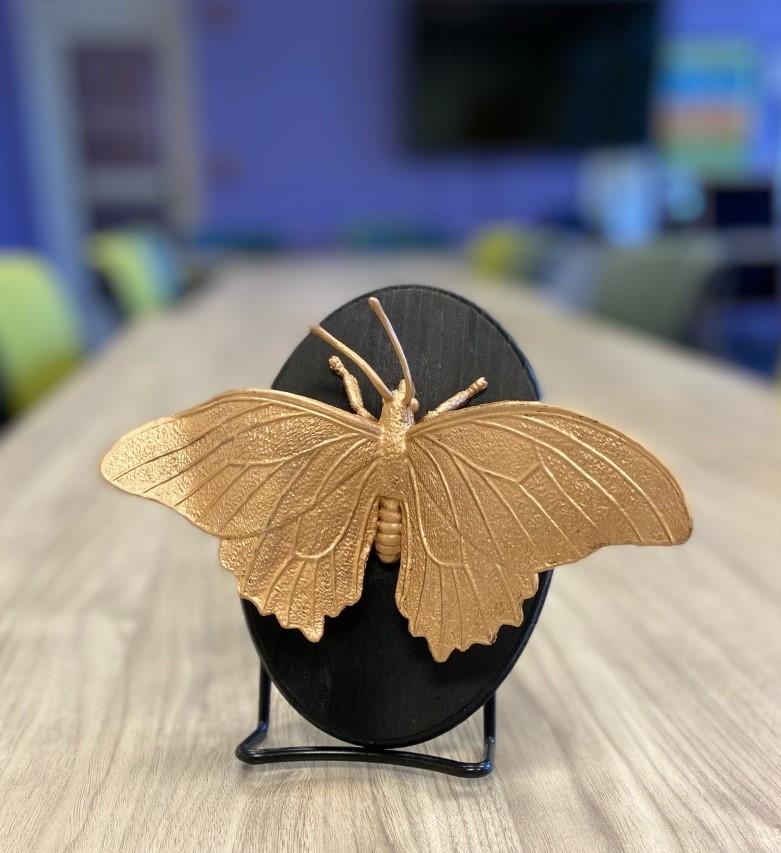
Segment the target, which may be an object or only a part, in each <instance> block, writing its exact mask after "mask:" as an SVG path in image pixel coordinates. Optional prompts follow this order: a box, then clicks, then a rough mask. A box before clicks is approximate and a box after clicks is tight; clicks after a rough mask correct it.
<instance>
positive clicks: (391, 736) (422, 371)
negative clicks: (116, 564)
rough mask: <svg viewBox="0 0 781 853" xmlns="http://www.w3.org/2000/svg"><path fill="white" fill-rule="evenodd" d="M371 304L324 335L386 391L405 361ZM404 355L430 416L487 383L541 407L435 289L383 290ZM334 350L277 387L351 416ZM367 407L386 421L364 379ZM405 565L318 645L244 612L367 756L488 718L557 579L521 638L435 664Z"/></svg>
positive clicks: (341, 312)
mask: <svg viewBox="0 0 781 853" xmlns="http://www.w3.org/2000/svg"><path fill="white" fill-rule="evenodd" d="M370 295H372V294H366V296H362V297H360V298H358V299H355V300H353V301H352V302H349V303H347V304H346V305H344V306H343V307H341V308H339V309H338V310H337V311H335V312H334V313H333V314H331V315H330V316H329V317H328V318H327V319H325V320H324V321H323V323H322V325H323V326H324V327H325V328H326V329H327V330H328V331H329V332H331V333H332V334H334V335H336V337H338V338H340V339H341V340H342V341H344V342H345V343H346V344H347V345H348V346H350V347H352V348H353V349H355V350H356V351H357V352H358V353H360V354H361V355H362V356H363V357H364V358H366V359H367V360H368V361H369V363H370V364H371V365H372V366H373V367H374V368H375V370H377V372H378V373H379V374H380V376H382V377H383V379H384V380H385V382H386V383H387V384H389V385H390V384H391V383H393V384H394V385H395V384H396V383H397V382H398V379H399V378H400V371H399V366H398V362H397V361H396V359H395V357H394V355H393V351H392V350H391V348H390V345H389V344H388V341H387V338H386V337H385V335H384V333H383V332H382V329H381V327H380V324H379V323H378V322H377V320H376V319H375V317H374V316H373V315H372V314H371V313H370V311H369V308H368V305H367V303H366V299H367V297H368V296H370ZM374 295H376V296H378V297H379V298H380V300H381V301H382V304H383V306H384V308H385V310H386V312H387V313H388V316H389V317H390V318H391V321H392V322H393V324H394V326H395V328H396V332H397V333H398V336H399V339H400V340H401V342H402V345H403V346H404V350H405V352H406V354H407V358H408V360H409V363H410V368H411V370H412V376H413V379H414V380H415V385H416V389H417V395H418V399H419V400H420V404H421V413H425V412H426V411H428V410H429V409H431V408H434V407H435V406H437V405H438V404H439V403H441V402H442V401H443V400H444V399H446V398H447V397H449V396H450V395H451V394H454V393H455V392H456V391H460V390H461V389H463V388H466V386H467V385H469V383H470V382H472V381H474V380H475V379H476V378H477V377H478V376H485V377H486V378H487V379H488V388H487V389H486V390H485V391H484V392H483V393H482V394H481V395H480V397H479V398H478V399H479V401H480V402H481V403H488V402H492V401H495V400H536V399H537V398H538V391H537V385H536V381H535V378H534V374H533V373H532V370H531V368H530V366H529V364H528V362H527V361H526V359H525V358H524V356H523V354H522V353H521V352H520V350H519V349H518V348H517V346H516V345H515V344H514V343H513V341H512V340H511V339H510V337H509V336H508V335H507V334H506V333H505V332H504V331H503V330H502V329H501V328H500V327H499V326H498V325H497V323H496V322H495V321H494V320H492V319H491V318H490V317H489V316H488V315H487V314H485V312H483V311H481V310H480V309H479V308H477V307H476V306H475V305H473V304H472V303H470V302H468V301H466V300H465V299H461V298H460V297H457V296H454V295H453V294H451V293H447V292H445V291H443V290H438V289H436V288H430V287H421V286H417V285H405V286H398V287H387V288H384V289H382V290H378V291H375V293H374ZM332 354H333V351H332V350H331V349H330V348H329V347H328V346H327V345H326V344H325V343H323V342H322V341H321V340H320V339H319V338H317V337H315V336H314V335H309V336H308V337H307V338H305V339H304V340H303V341H302V342H301V343H300V344H299V345H298V347H296V349H295V351H294V352H293V354H292V355H291V356H290V358H289V359H288V361H287V363H286V364H285V366H284V367H283V368H282V370H281V371H280V372H279V375H278V376H277V378H276V380H275V382H274V386H273V387H274V388H276V389H279V390H283V391H291V392H294V393H296V394H302V395H304V396H306V397H313V398H316V399H318V400H322V401H323V402H325V403H329V404H331V405H332V406H338V407H340V408H343V409H349V406H348V404H347V400H346V398H345V396H344V392H343V389H342V383H341V382H340V381H339V380H338V379H337V377H336V376H335V375H334V374H333V373H332V372H331V370H330V369H329V367H328V357H329V356H330V355H332ZM355 373H356V375H358V376H359V379H360V383H361V390H362V392H363V397H364V402H365V404H366V407H367V408H368V409H369V410H370V411H372V412H373V414H375V415H378V414H379V409H380V401H379V398H378V396H377V393H376V392H375V391H374V389H373V388H372V387H371V386H370V385H369V383H368V381H367V380H365V378H364V377H363V376H362V375H361V374H360V373H359V371H357V370H356V371H355ZM397 575H398V567H397V566H391V567H388V566H385V565H383V564H382V563H381V562H380V561H379V560H378V559H377V558H376V557H375V555H374V553H372V554H371V555H370V556H369V561H368V564H367V566H366V574H365V579H364V587H363V595H362V596H361V598H360V600H359V601H358V602H357V603H356V604H354V605H353V606H351V607H347V608H346V609H345V610H343V611H342V613H341V614H340V615H339V616H338V617H336V618H334V619H331V618H326V621H325V634H324V636H323V638H322V640H321V641H320V642H319V643H310V642H309V641H308V640H306V639H305V637H304V636H303V635H302V634H301V633H300V632H299V631H296V630H287V629H285V628H282V627H281V626H280V624H279V622H277V619H276V617H274V616H261V615H260V614H259V613H258V611H257V609H256V608H255V606H254V605H253V604H251V603H250V602H247V601H243V602H242V605H243V607H244V614H245V617H246V620H247V626H248V628H249V631H250V633H251V635H252V639H253V642H254V643H255V647H256V648H257V650H258V654H259V655H260V656H261V658H262V659H263V662H264V665H265V667H266V669H267V670H268V672H269V674H270V675H271V678H272V680H273V681H274V683H275V684H276V686H277V688H278V689H279V691H280V692H281V693H282V695H283V696H284V697H285V698H286V699H287V701H288V702H290V704H291V705H292V706H293V707H294V708H295V709H296V710H297V711H298V712H299V713H300V714H301V715H302V716H304V717H305V718H306V719H307V720H309V721H310V722H311V723H313V724H314V725H315V726H317V727H318V728H320V729H322V730H323V731H325V732H327V733H328V734H330V735H333V736H335V737H337V738H340V739H341V740H344V741H349V742H351V743H355V744H360V745H363V746H375V747H395V746H408V745H411V744H414V743H419V742H421V741H424V740H428V739H430V738H433V737H436V736H437V735H440V734H442V733H443V732H446V731H447V730H448V729H450V728H452V727H454V726H456V725H458V724H459V723H461V722H463V721H464V720H465V719H466V718H467V717H469V716H470V715H471V714H473V713H474V712H475V711H476V710H477V709H478V708H480V707H481V706H482V705H483V704H484V703H485V702H486V700H487V699H488V698H489V697H490V696H491V694H492V693H493V692H494V691H495V690H496V689H497V688H498V687H499V685H500V684H501V682H502V681H503V680H504V678H505V677H506V676H507V674H508V673H509V672H510V670H511V669H512V666H513V664H514V663H515V662H516V660H517V659H518V656H519V655H520V654H521V652H522V651H523V648H524V646H525V645H526V642H527V640H528V639H529V636H530V635H531V632H532V630H533V629H534V625H535V623H536V621H537V617H538V616H539V613H540V610H541V609H542V605H543V602H544V600H545V595H546V593H547V591H548V585H549V583H550V577H551V572H545V573H543V574H542V575H541V576H540V587H539V591H538V592H537V595H536V596H534V598H531V599H529V600H528V601H526V602H524V606H523V610H524V622H523V624H522V625H521V626H520V627H519V628H513V627H510V626H504V627H503V628H501V629H500V630H499V635H498V637H497V640H496V642H495V643H494V644H493V645H492V646H473V647H472V648H471V649H469V650H468V651H466V652H458V651H454V652H453V653H452V654H451V656H450V657H449V659H448V660H447V661H446V662H445V663H436V661H434V659H433V658H432V657H431V654H430V652H429V650H428V646H427V645H426V642H425V640H423V639H421V638H416V637H412V636H411V635H410V633H409V630H408V628H407V621H406V619H404V617H402V616H401V614H400V613H399V612H398V610H397V609H396V604H395V601H394V590H395V586H396V578H397Z"/></svg>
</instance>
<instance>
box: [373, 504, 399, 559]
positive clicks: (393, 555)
mask: <svg viewBox="0 0 781 853" xmlns="http://www.w3.org/2000/svg"><path fill="white" fill-rule="evenodd" d="M374 550H375V551H376V552H377V556H378V557H379V558H380V559H381V560H382V562H383V563H395V562H396V560H398V559H399V556H400V554H401V504H400V503H399V502H398V501H396V500H393V499H392V498H380V511H379V515H378V516H377V532H376V533H375V534H374Z"/></svg>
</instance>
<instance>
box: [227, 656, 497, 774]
mask: <svg viewBox="0 0 781 853" xmlns="http://www.w3.org/2000/svg"><path fill="white" fill-rule="evenodd" d="M258 704H259V708H258V727H257V728H256V729H255V731H254V732H253V733H252V734H251V735H250V736H249V737H248V738H246V739H245V740H243V741H242V742H241V743H240V744H239V745H238V746H237V747H236V757H237V758H239V759H240V760H241V761H244V762H245V763H246V764H278V763H280V762H284V761H363V762H374V763H377V764H397V765H399V766H401V767H415V768H418V769H420V770H434V771H436V772H438V773H448V774H449V775H451V776H464V777H471V778H477V777H480V776H487V775H488V774H489V773H490V772H491V771H492V770H493V769H494V754H495V751H496V694H492V695H491V697H490V699H488V701H487V702H486V703H485V705H483V742H484V745H485V754H484V757H483V759H482V760H481V761H457V760H456V759H454V758H441V757H439V756H436V755H425V754H424V753H421V752H408V751H406V750H400V749H376V748H372V747H363V746H287V747H277V748H275V749H263V748H261V744H262V743H263V742H264V741H265V739H266V736H267V735H268V730H269V725H270V718H271V678H270V677H269V675H268V673H267V672H266V670H265V668H264V667H263V664H262V663H261V665H260V691H259V703H258Z"/></svg>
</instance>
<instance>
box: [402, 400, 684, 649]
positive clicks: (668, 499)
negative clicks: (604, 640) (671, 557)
mask: <svg viewBox="0 0 781 853" xmlns="http://www.w3.org/2000/svg"><path fill="white" fill-rule="evenodd" d="M407 454H408V462H407V467H408V471H407V478H408V479H407V488H406V491H407V500H406V501H405V503H404V508H403V521H404V523H403V536H402V560H401V568H400V572H399V581H398V587H397V590H396V602H397V605H398V607H399V610H400V611H401V613H402V614H403V615H404V616H406V617H407V619H409V622H410V630H411V632H412V633H413V634H414V635H415V636H423V637H425V638H426V640H427V641H428V643H429V646H430V648H431V652H432V654H433V656H434V658H435V659H436V660H438V661H443V660H446V659H447V657H448V655H449V654H450V652H451V651H452V650H453V649H460V650H462V651H463V650H465V649H467V648H468V647H469V646H470V645H472V644H473V643H484V644H489V643H492V642H493V641H494V639H495V637H496V633H497V631H498V629H499V627H500V626H501V625H520V624H521V621H522V619H523V611H522V610H521V606H520V605H521V602H522V601H523V600H525V599H527V598H530V597H531V596H532V595H534V593H535V592H536V590H537V574H536V573H537V572H540V571H543V570H545V569H548V568H551V567H552V566H557V565H560V564H562V563H569V562H573V561H574V560H578V559H580V558H582V557H585V556H586V555H587V554H589V553H591V552H592V551H594V550H596V549H597V548H600V547H602V546H603V545H618V544H623V543H631V544H636V545H670V544H677V543H679V542H683V541H685V540H686V539H687V538H688V537H689V535H690V533H691V518H690V517H689V513H688V510H687V509H686V504H685V502H684V498H683V495H682V493H681V490H680V487H679V486H678V484H677V483H676V482H675V480H674V479H673V477H672V475H671V474H670V472H669V471H668V470H667V469H666V468H665V467H664V466H663V465H662V464H661V462H659V460H658V459H656V458H655V457H654V456H653V455H652V454H651V453H649V452H648V451H647V450H645V449H644V448H643V447H641V446H640V445H639V444H637V443H636V442H635V441H633V440H632V439H630V438H628V437H627V436H625V435H622V434H621V433H620V432H618V431H617V430H614V429H611V428H610V427H608V426H605V425H604V424H601V423H599V422H597V421H594V420H592V419H590V418H586V417H584V416H582V415H579V414H576V413H574V412H570V411H567V410H566V409H560V408H556V407H554V406H546V405H544V404H542V403H531V402H502V403H488V404H485V405H482V406H473V407H471V408H469V409H463V410H461V411H458V412H454V413H452V414H447V415H440V416H438V417H436V418H432V419H431V420H429V421H422V422H420V423H419V424H416V425H415V426H414V427H412V429H410V431H409V433H408V434H407Z"/></svg>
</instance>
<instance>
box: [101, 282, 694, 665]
mask: <svg viewBox="0 0 781 853" xmlns="http://www.w3.org/2000/svg"><path fill="white" fill-rule="evenodd" d="M369 305H370V306H371V309H372V311H373V312H374V313H375V314H376V315H377V317H378V318H379V320H380V322H381V323H382V325H383V327H384V328H385V331H386V333H387V335H388V337H389V338H390V341H391V343H392V345H393V348H394V351H395V353H396V356H397V358H398V360H399V363H400V365H401V371H402V374H403V378H402V380H401V381H400V382H399V385H398V387H397V388H396V390H391V389H390V388H388V387H387V386H386V385H385V383H384V382H383V381H382V379H380V377H379V376H378V375H377V373H376V372H375V371H374V370H373V369H372V368H371V366H370V365H369V364H367V362H366V361H364V359H362V358H361V357H360V356H359V355H358V354H357V353H355V352H353V351H352V350H351V349H349V348H348V347H347V346H346V345H345V344H343V343H342V342H341V341H339V340H337V339H336V338H334V337H333V336H332V335H330V334H329V333H328V332H326V331H325V330H324V329H322V328H320V327H319V326H318V327H317V328H314V329H313V330H312V331H313V332H314V333H315V334H317V335H318V336H319V337H320V338H322V339H323V340H324V341H326V342H327V343H328V344H330V345H331V346H332V347H333V348H334V349H335V350H336V351H337V352H339V353H341V354H342V355H343V356H345V357H346V358H348V359H350V361H352V362H353V363H354V364H355V365H356V366H357V367H359V368H360V369H361V370H362V371H363V372H364V373H365V374H366V376H367V378H368V379H369V381H370V382H371V384H372V385H373V386H374V387H375V388H376V389H377V391H378V392H379V394H380V395H381V397H382V414H381V415H380V418H379V420H376V419H375V418H374V417H373V415H371V414H370V413H369V412H368V411H367V410H366V409H365V408H364V405H363V401H362V399H361V392H360V389H359V386H358V382H357V380H356V378H355V377H354V376H353V375H352V374H350V373H349V372H348V371H347V370H346V369H345V367H344V365H343V364H342V362H341V361H340V359H339V358H338V357H337V356H332V357H331V359H330V361H329V364H330V366H331V368H332V369H333V370H334V372H335V373H336V374H338V375H339V376H340V377H341V379H342V381H343V382H344V389H345V392H346V394H347V399H348V400H349V403H350V406H351V407H352V409H353V410H354V414H353V413H351V412H346V411H343V410H342V409H337V408H334V407H333V406H328V405H326V404H325V403H321V402H319V401H318V400H312V399H309V398H308V397H301V396H299V395H297V394H288V393H286V392H284V391H258V390H244V391H228V392H227V393H225V394H221V395H220V396H219V397H215V398H214V399H212V400H210V401H208V402H207V403H203V404H202V405H200V406H196V407H195V408H193V409H188V410H187V411H185V412H181V413H180V414H178V415H173V416H172V417H168V418H163V419H161V420H157V421H152V422H151V423H149V424H146V425H145V426H142V427H140V428H139V429H137V430H135V431H133V432H131V433H128V434H127V435H126V436H124V437H123V438H121V439H120V440H119V442H117V444H116V445H115V446H114V447H113V448H112V449H111V450H110V451H109V452H108V454H107V455H106V457H105V458H104V460H103V464H102V472H103V475H104V476H105V477H106V479H107V480H109V481H110V482H112V483H113V484H114V485H115V486H118V487H119V488H120V489H124V490H125V491H127V492H130V493H132V494H136V495H141V496H143V497H146V498H152V499H153V500H156V501H159V502H161V503H164V504H166V505H167V506H170V507H172V508H173V509H175V510H176V511H177V512H179V513H181V514H182V515H184V516H185V517H186V518H188V519H189V520H190V521H192V522H193V523H194V524H196V525H197V526H198V527H200V528H201V529H202V530H205V531H207V532H208V533H211V534H213V535H215V536H219V537H220V539H221V540H222V541H221V544H220V561H221V562H222V565H223V566H225V568H227V569H229V570H230V571H232V572H233V573H234V575H236V579H237V582H238V591H239V595H240V596H242V597H243V598H246V599H248V600H249V601H251V602H253V604H254V605H255V606H256V607H257V608H258V610H259V611H260V612H261V613H262V614H271V613H273V614H274V615H275V616H276V618H277V619H278V620H279V622H280V624H281V625H282V626H284V627H285V628H298V629H299V630H300V631H301V632H302V633H303V634H304V635H305V636H306V637H307V639H309V640H311V641H312V642H317V641H318V640H319V639H320V638H321V637H322V635H323V623H324V617H325V616H336V615H338V614H339V613H340V612H341V611H342V610H343V609H344V608H345V607H347V606H348V605H350V604H354V603H355V602H356V601H357V600H358V599H359V598H360V595H361V590H362V586H363V574H364V568H365V565H366V560H367V557H368V555H369V551H370V550H371V548H372V545H373V546H374V549H375V551H376V553H377V555H378V556H379V558H380V559H381V560H382V561H383V562H386V563H393V562H395V561H397V560H399V559H400V561H401V562H400V566H399V574H398V581H397V585H396V604H397V606H398V608H399V610H400V611H401V613H402V614H403V615H404V616H405V617H406V618H407V619H408V620H409V630H410V632H411V633H412V634H413V635H414V636H416V637H425V638H426V640H427V642H428V645H429V648H430V650H431V654H432V655H433V657H434V659H435V660H437V661H444V660H446V659H447V658H448V656H449V655H450V653H451V652H452V651H453V649H458V650H460V651H464V650H466V649H468V648H469V647H470V646H471V645H472V644H474V643H483V644H490V643H492V642H493V641H494V640H495V639H496V634H497V631H498V630H499V628H500V627H501V626H502V625H515V626H517V625H520V624H521V621H522V619H523V610H522V609H521V603H522V602H523V601H524V600H525V599H527V598H530V597H531V596H533V595H534V594H535V592H536V590H537V573H538V572H541V571H544V570H545V569H549V568H551V567H552V566H558V565H561V564H562V563H571V562H573V561H575V560H578V559H580V558H582V557H585V556H586V555H587V554H589V553H591V552H592V551H594V550H595V549H597V548H600V547H602V546H603V545H617V544H622V543H633V544H636V545H675V544H678V543H680V542H684V541H685V540H686V539H687V538H688V537H689V535H690V533H691V528H692V522H691V518H690V517H689V513H688V511H687V509H686V504H685V502H684V498H683V495H682V493H681V489H680V487H679V486H678V484H677V483H676V481H675V479H674V478H673V477H672V475H671V474H670V472H669V471H668V470H667V469H666V468H665V467H664V466H663V465H662V464H661V462H659V460H658V459H656V458H655V457H654V456H653V455H652V454H651V453H649V452H648V451H647V450H646V449H645V448H643V447H641V446H640V445H639V444H637V443H636V442H634V441H632V440H631V439H630V438H628V437H627V436H625V435H622V434H621V433H620V432H618V431H617V430H614V429H611V428H610V427H608V426H605V425H604V424H601V423H598V422H597V421H594V420H591V419H590V418H587V417H584V416H583V415H579V414H576V413H575V412H571V411H567V410H566V409H560V408H557V407H556V406H548V405H545V404H542V403H537V402H523V401H516V400H512V401H505V402H500V403H487V404H485V405H476V406H472V407H470V408H462V406H464V404H466V403H467V402H468V401H469V400H470V399H471V398H472V397H473V396H474V395H475V394H478V393H479V392H480V391H482V390H483V389H484V388H485V387H486V384H487V383H486V380H485V379H483V378H481V379H478V380H477V381H475V382H473V383H472V384H471V385H470V386H469V387H468V388H467V389H465V390H464V391H461V392H459V393H458V394H455V395H454V396H452V397H451V398H450V399H448V400H446V401H445V402H444V403H442V404H441V405H440V406H438V407H437V408H436V409H434V410H433V411H430V412H429V413H428V414H427V415H426V416H425V417H424V418H422V419H421V420H420V421H419V422H417V423H416V421H415V414H416V413H417V411H418V401H417V400H416V398H415V386H414V385H413V382H412V376H411V374H410V369H409V366H408V364H407V359H406V358H405V356H404V352H403V350H402V348H401V344H400V343H399V340H398V338H397V337H396V334H395V332H394V330H393V327H392V326H391V323H390V321H389V320H388V318H387V316H386V314H385V312H384V311H383V309H382V307H381V305H380V303H379V302H378V300H377V299H375V298H371V299H369Z"/></svg>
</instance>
